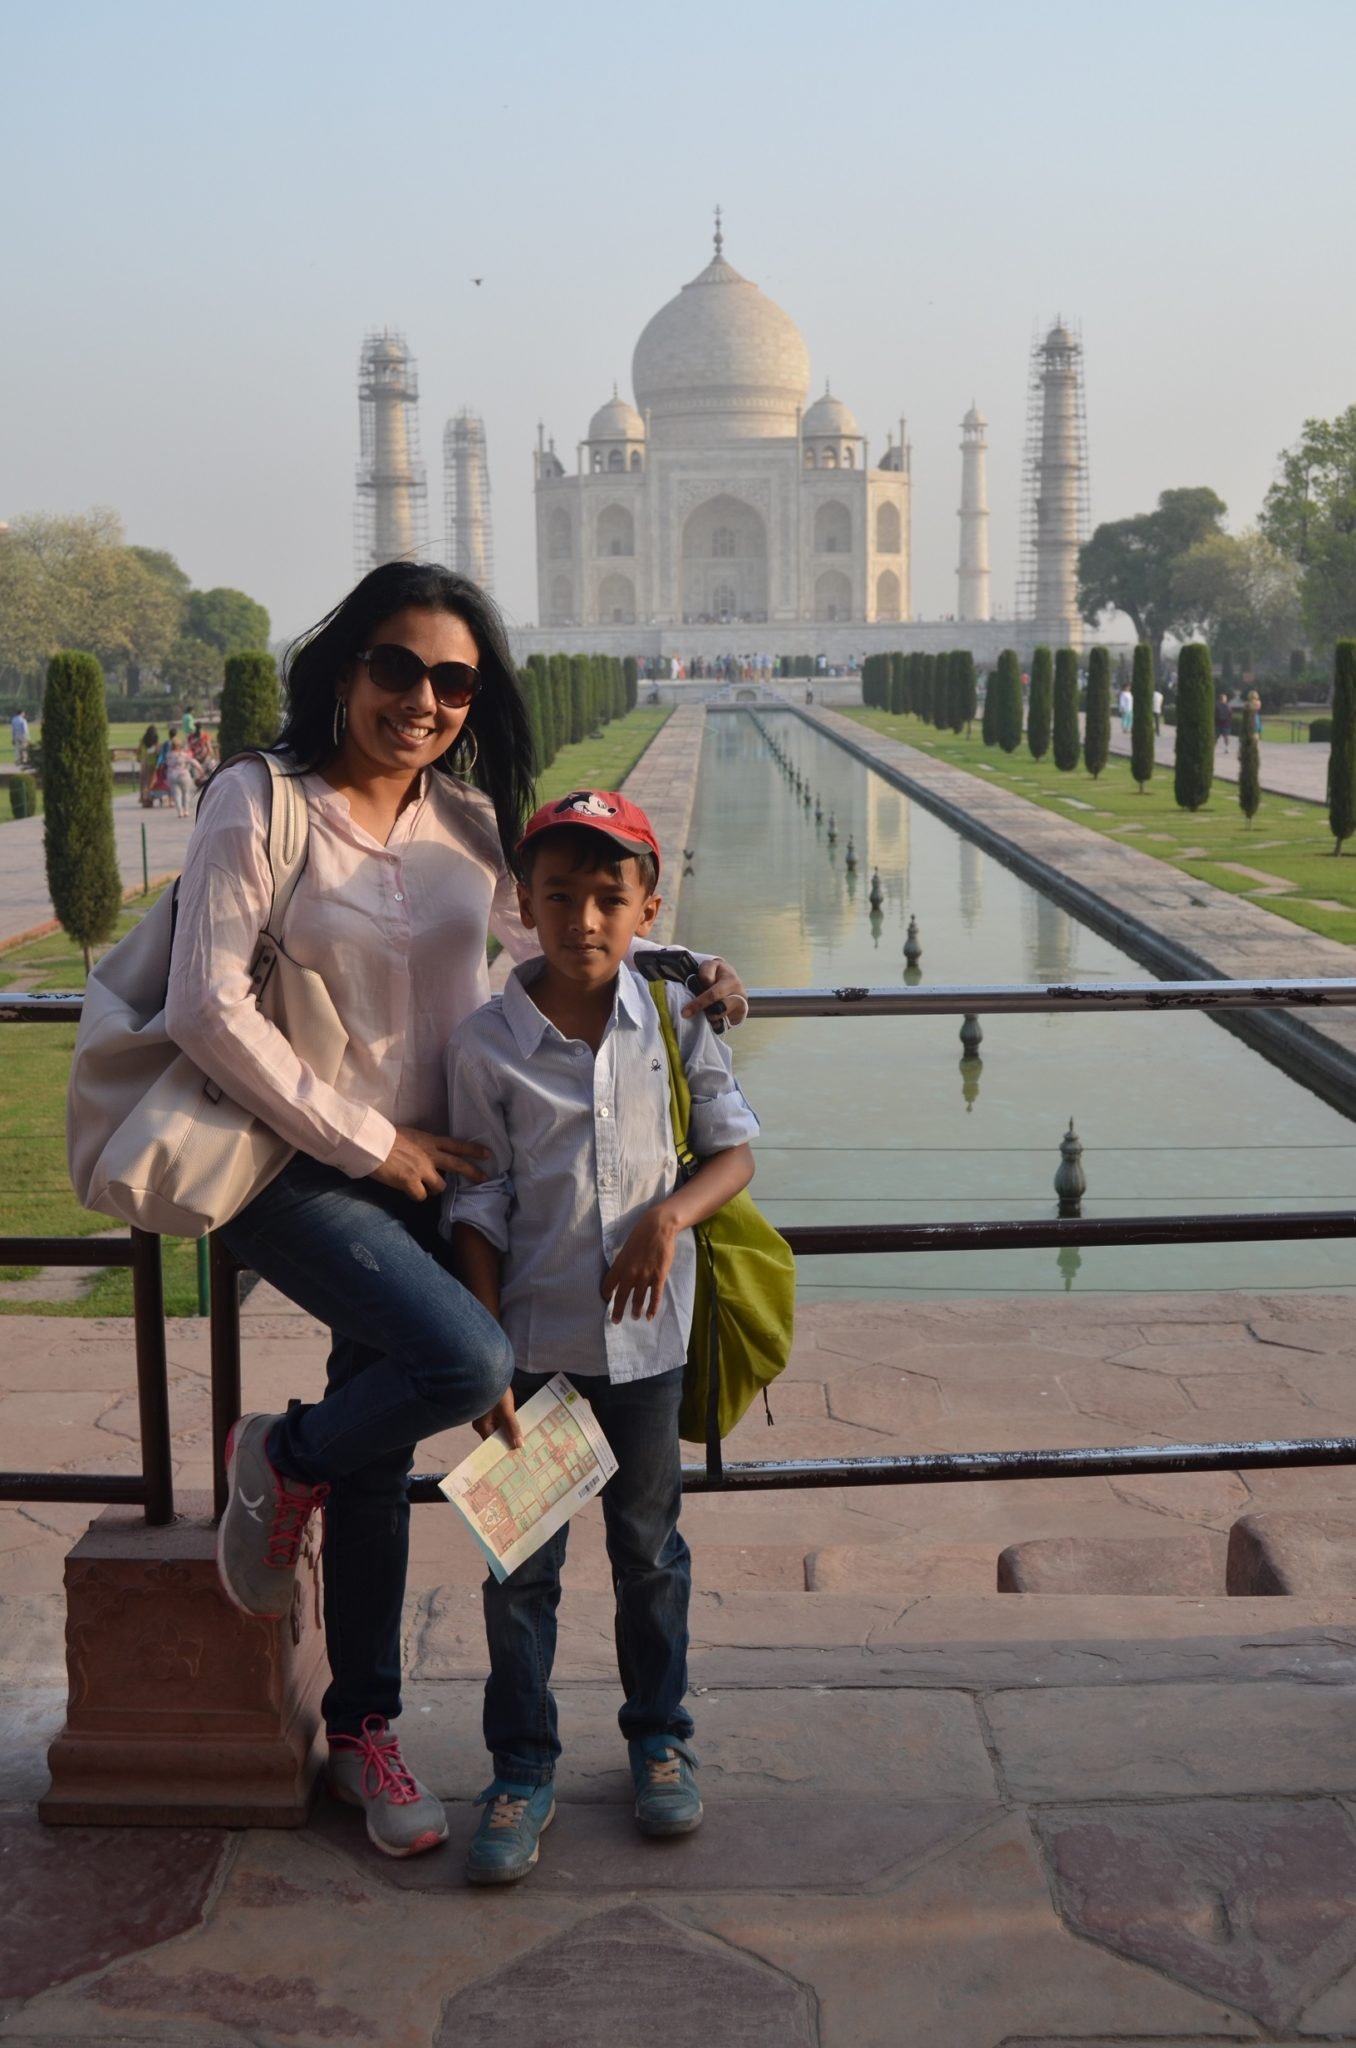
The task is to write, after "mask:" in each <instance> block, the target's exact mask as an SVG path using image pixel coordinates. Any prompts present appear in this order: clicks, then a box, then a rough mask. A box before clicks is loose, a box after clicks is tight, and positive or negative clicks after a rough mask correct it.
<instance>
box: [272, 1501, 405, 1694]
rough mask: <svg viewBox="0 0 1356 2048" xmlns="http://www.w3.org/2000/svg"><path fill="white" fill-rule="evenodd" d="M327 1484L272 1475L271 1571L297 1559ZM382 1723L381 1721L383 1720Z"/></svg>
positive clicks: (283, 1568) (288, 1564)
mask: <svg viewBox="0 0 1356 2048" xmlns="http://www.w3.org/2000/svg"><path fill="white" fill-rule="evenodd" d="M329 1491H330V1490H329V1487H328V1486H303V1485H302V1483H301V1482H300V1480H296V1479H293V1480H287V1479H284V1478H282V1477H281V1476H280V1474H278V1473H277V1472H275V1473H274V1475H273V1523H272V1526H271V1528H270V1529H269V1532H268V1545H267V1548H266V1549H265V1551H264V1562H265V1564H267V1565H271V1566H272V1568H273V1569H274V1570H275V1571H290V1570H291V1569H292V1567H293V1565H294V1564H295V1563H296V1561H297V1553H298V1552H299V1551H300V1549H301V1539H302V1537H303V1536H304V1535H305V1533H306V1524H307V1523H308V1522H309V1521H310V1519H311V1516H312V1515H313V1514H314V1513H315V1511H316V1509H317V1508H320V1507H323V1506H324V1505H325V1502H326V1501H327V1500H328V1498H329ZM383 1725H384V1724H383Z"/></svg>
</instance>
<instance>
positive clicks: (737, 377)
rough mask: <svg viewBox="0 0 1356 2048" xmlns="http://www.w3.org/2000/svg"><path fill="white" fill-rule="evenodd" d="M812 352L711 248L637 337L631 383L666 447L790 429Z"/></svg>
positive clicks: (720, 240)
mask: <svg viewBox="0 0 1356 2048" xmlns="http://www.w3.org/2000/svg"><path fill="white" fill-rule="evenodd" d="M809 381H810V358H809V352H808V351H807V349H806V346H805V342H804V340H803V338H802V336H801V333H800V330H799V329H798V328H797V326H796V324H795V322H794V320H792V319H791V317H790V315H789V314H787V313H784V312H783V311H782V309H781V307H780V306H778V305H774V303H773V302H772V300H771V299H769V298H768V297H766V296H765V294H764V293H763V292H761V291H759V289H758V287H757V285H756V284H752V283H750V281H749V279H748V278H746V277H741V276H740V274H739V272H738V271H737V270H736V269H735V268H734V266H733V265H732V264H731V263H728V262H727V261H726V258H725V253H724V236H723V234H722V232H721V229H720V226H719V223H717V228H716V246H715V253H714V254H713V256H712V258H711V261H710V262H709V263H708V264H707V266H706V268H705V269H704V270H702V271H700V272H699V273H698V274H697V276H696V277H694V278H693V279H692V281H691V282H690V283H689V284H685V285H684V286H683V289H682V290H681V291H680V292H679V293H678V296H677V297H676V298H673V299H670V300H669V302H668V304H667V305H666V306H661V308H660V309H659V311H658V312H657V313H656V314H655V316H654V318H653V319H652V320H651V321H650V323H649V325H648V326H647V327H646V328H645V330H644V332H643V333H642V335H641V337H640V340H639V341H638V342H637V343H636V350H635V355H634V357H633V359H632V364H631V382H632V385H633V387H634V389H635V394H636V403H637V405H638V406H639V407H640V409H641V411H642V412H644V413H647V414H648V415H649V419H650V432H651V437H652V438H653V439H654V440H655V441H656V442H661V443H663V444H664V445H665V446H668V447H710V446H715V445H719V444H720V443H723V442H728V441H731V440H757V439H763V438H766V437H768V436H777V435H787V436H792V435H794V434H795V431H796V413H797V411H798V410H799V409H800V407H802V406H803V405H804V403H805V395H806V388H807V386H808V384H809Z"/></svg>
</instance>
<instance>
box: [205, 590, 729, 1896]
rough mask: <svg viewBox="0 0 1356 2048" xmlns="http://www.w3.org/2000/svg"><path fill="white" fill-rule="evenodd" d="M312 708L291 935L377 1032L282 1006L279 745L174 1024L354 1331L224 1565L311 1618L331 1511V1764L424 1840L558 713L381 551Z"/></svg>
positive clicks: (484, 623)
mask: <svg viewBox="0 0 1356 2048" xmlns="http://www.w3.org/2000/svg"><path fill="white" fill-rule="evenodd" d="M287 703H288V712H287V718H286V722H285V724H284V726H283V730H282V733H281V735H280V738H279V740H278V742H277V743H276V748H275V751H276V752H277V753H278V754H279V755H280V756H281V757H282V758H283V759H284V760H285V762H286V764H287V766H288V768H289V770H290V772H292V773H294V774H296V775H298V776H299V777H300V778H301V783H302V789H303V791H304V793H305V797H306V806H307V813H308V822H309V837H308V852H307V860H306V866H305V869H304V871H303V873H302V875H301V878H300V880H299V881H298V883H297V885H296V889H295V892H294V894H293V896H292V899H291V904H290V906H289V909H288V914H287V922H286V930H285V935H284V936H285V939H286V944H287V948H288V951H289V953H290V954H291V955H292V956H293V958H294V959H296V960H297V961H298V962H299V963H300V964H301V965H303V966H307V967H311V968H314V969H315V970H316V971H318V972H319V973H320V974H322V975H323V977H324V981H325V985H326V988H327V990H328V992H329V995H330V998H331V1000H332V1002H333V1004H334V1006H335V1009H336V1011H337V1012H338V1015H339V1019H340V1022H341V1023H342V1025H343V1027H344V1029H345V1031H346V1033H347V1037H348V1045H347V1050H346V1051H345V1054H344V1058H343V1062H342V1064H341V1066H340V1069H339V1073H338V1075H337V1077H336V1079H335V1081H334V1083H333V1084H329V1083H326V1082H323V1081H322V1080H321V1079H320V1077H319V1076H318V1075H317V1074H316V1073H315V1072H314V1071H313V1070H311V1069H310V1068H308V1067H307V1066H306V1065H305V1063H304V1062H303V1061H302V1060H301V1059H300V1058H299V1057H298V1056H297V1054H296V1053H295V1052H294V1051H293V1049H292V1047H291V1046H290V1045H289V1043H288V1041H287V1039H286V1038H285V1037H284V1036H283V1034H282V1033H281V1032H280V1031H279V1030H277V1028H276V1027H275V1026H274V1025H273V1024H271V1023H270V1022H269V1021H268V1020H267V1019H266V1018H265V1017H264V1015H263V1013H262V1012H261V1011H260V1009H259V1007H258V1005H257V1002H256V1001H255V997H254V992H253V988H252V985H251V975H250V963H251V960H252V958H253V956H254V951H255V947H256V944H257V941H258V937H259V933H260V931H261V929H262V928H263V927H264V925H265V923H266V921H267V919H268V915H269V910H270V905H271V903H272V895H273V887H272V870H271V868H270V866H269V860H268V824H269V806H270V795H271V779H270V776H269V773H268V771H267V769H266V767H265V764H264V763H263V762H262V761H259V760H258V759H256V758H254V757H253V756H252V755H248V754H247V755H241V756H238V757H236V758H235V759H233V760H232V761H229V762H227V763H226V764H225V765H224V766H223V767H222V768H221V769H220V770H219V771H218V772H217V774H216V775H215V776H214V777H213V778H212V780H211V782H210V784H209V785H208V786H207V788H206V789H205V790H204V792H203V797H202V802H201V806H200V809H199V815H198V822H197V825H196V828H195V830H194V833H193V836H192V838H191V840H190V841H189V846H188V852H187V857H186V859H185V862H184V871H183V877H182V880H181V883H180V892H179V915H178V924H177V928H176V933H175V944H174V954H173V961H172V966H171V971H170V985H169V994H168V997H167V1000H166V1006H165V1024H166V1030H167V1032H168V1035H169V1037H170V1038H171V1039H172V1040H173V1042H174V1043H175V1044H177V1045H179V1046H180V1047H181V1048H182V1049H183V1050H184V1051H185V1052H186V1053H187V1054H188V1056H189V1058H190V1059H192V1060H193V1061H194V1063H195V1064H196V1065H197V1066H199V1067H201V1068H202V1069H203V1071H204V1073H206V1074H207V1075H208V1076H209V1077H210V1078H211V1079H212V1080H213V1081H214V1082H216V1084H217V1085H218V1086H219V1087H221V1088H222V1089H223V1090H224V1091H225V1092H226V1093H227V1094H228V1095H229V1096H230V1097H231V1099H232V1100H233V1101H235V1102H238V1103H240V1104H241V1105H242V1106H243V1107H244V1108H245V1109H247V1110H249V1111H250V1112H251V1113H252V1114H254V1115H255V1116H257V1117H259V1118H260V1119H261V1120H262V1121H263V1122H264V1123H265V1124H266V1125H267V1126H268V1127H269V1128H270V1129H271V1130H273V1131H275V1132H276V1133H278V1135H280V1136H281V1137H282V1138H284V1139H285V1140H286V1141H287V1142H288V1143H290V1144H292V1145H294V1146H295V1147H296V1152H295V1154H294V1156H293V1157H292V1159H291V1161H290V1163H289V1164H288V1165H286V1166H285V1167H284V1168H283V1170H282V1171H281V1173H279V1174H278V1176H277V1177H276V1179H274V1180H273V1181H272V1182H270V1184H269V1185H268V1186H267V1187H266V1188H264V1189H263V1191H262V1192H261V1193H259V1194H257V1195H256V1196H255V1197H254V1199H253V1201H251V1202H250V1203H249V1204H248V1205H247V1206H246V1207H245V1209H244V1210H242V1212H241V1213H240V1215H238V1216H237V1217H235V1218H234V1220H233V1221H232V1222H230V1223H228V1224H227V1225H226V1226H225V1228H224V1229H223V1230H222V1232H221V1235H222V1237H223V1240H224V1241H225V1243H226V1245H227V1246H228V1248H229V1249H230V1251H231V1252H232V1254H233V1255H234V1257H235V1258H236V1259H237V1260H238V1261H239V1263H240V1264H241V1265H243V1266H245V1267H247V1268H249V1269H251V1270H253V1271H254V1272H256V1273H258V1274H259V1275H260V1276H261V1277H262V1278H263V1279H265V1280H267V1281H270V1282H271V1283H272V1284H273V1285H274V1286H276V1287H278V1288H279V1289H280V1290H281V1291H282V1292H283V1293H284V1294H286V1295H287V1296H288V1297H289V1298H290V1299H291V1300H293V1301H295V1302H296V1303H297V1304H298V1305H299V1306H300V1307H302V1308H303V1309H305V1310H306V1311H307V1312H308V1313H309V1314H311V1315H314V1316H316V1317H318V1318H319V1319H320V1320H321V1321H322V1322H324V1323H326V1324H328V1325H329V1327H330V1330H331V1336H332V1340H333V1348H332V1350H331V1352H330V1358H329V1366H328V1379H327V1385H326V1390H325V1393H324V1396H323V1398H321V1399H320V1400H318V1401H311V1402H302V1401H296V1402H293V1403H292V1404H291V1406H290V1407H289V1408H288V1410H287V1412H286V1413H285V1414H282V1415H247V1416H244V1417H242V1418H241V1420H240V1422H238V1423H237V1424H236V1426H235V1428H234V1429H233V1430H232V1432H231V1436H230V1439H229V1442H228V1446H227V1479H228V1490H229V1499H228V1504H227V1508H226V1512H225V1515H224V1516H223V1518H222V1523H221V1527H220V1530H219V1532H218V1551H217V1558H218V1569H219V1572H220V1576H221V1580H222V1585H223V1587H224V1589H225V1591H226V1593H227V1595H228V1597H229V1598H230V1599H231V1600H232V1601H233V1603H234V1604H235V1605H236V1606H237V1607H238V1608H240V1609H241V1610H242V1611H243V1612H245V1613H247V1614H253V1615H260V1616H266V1617H271V1618H272V1619H274V1620H281V1619H282V1618H284V1617H285V1616H286V1615H287V1613H288V1612H289V1611H290V1607H291V1602H292V1593H293V1583H294V1577H295V1570H296V1562H297V1557H298V1554H299V1550H300V1546H301V1542H302V1540H303V1537H304V1534H305V1531H306V1527H307V1523H308V1520H309V1518H310V1516H311V1515H312V1514H313V1513H314V1511H315V1510H316V1509H317V1508H319V1507H320V1506H321V1505H322V1504H324V1505H325V1508H326V1529H325V1567H324V1583H325V1638H326V1647H327V1650H328V1653H329V1662H330V1683H329V1686H328V1688H327V1689H326V1692H325V1696H324V1700H323V1702H322V1712H323V1715H324V1720H325V1725H326V1728H327V1731H328V1734H329V1740H330V1759H329V1768H330V1782H331V1785H332V1787H333V1789H334V1790H335V1792H336V1794H337V1796H338V1797H339V1798H341V1799H343V1800H346V1801H348V1802H349V1803H350V1804H353V1805H356V1806H360V1807H362V1808H363V1809H364V1810H365V1812H366V1817H367V1831H368V1834H369V1836H370V1838H371V1839H372V1841H373V1842H374V1843H375V1845H376V1846H377V1848H379V1849H380V1850H382V1851H383V1852H384V1853H385V1854H387V1855H391V1856H409V1855H414V1854H415V1853H417V1852H418V1851H420V1850H423V1849H429V1848H432V1847H434V1846H435V1845H436V1844H437V1843H438V1842H440V1841H443V1840H444V1839H445V1838H446V1834H447V1821H446V1816H445V1815H444V1812H443V1807H442V1803H441V1801H440V1800H438V1799H437V1798H435V1797H434V1795H433V1794H432V1793H431V1792H429V1791H428V1790H426V1788H425V1787H424V1786H423V1785H421V1784H420V1783H419V1782H418V1780H417V1779H416V1778H415V1777H414V1776H413V1774H412V1773H411V1772H410V1771H409V1769H408V1768H407V1766H406V1765H405V1763H404V1761H403V1759H402V1757H401V1754H400V1746H399V1742H398V1740H397V1738H396V1735H395V1733H394V1731H393V1729H392V1726H391V1724H392V1723H393V1722H394V1721H395V1719H396V1717H397V1716H398V1714H399V1712H400V1675H401V1655H400V1643H401V1613H402V1605H403V1600H404V1592H405V1576H406V1564H407V1559H408V1551H409V1499H408V1479H409V1473H410V1469H411V1467H412V1465H413V1462H414V1446H415V1445H416V1444H417V1443H418V1442H419V1440H420V1439H421V1438H423V1437H428V1436H432V1435H434V1434H436V1433H437V1432H438V1431H440V1430H443V1429H447V1428H449V1427H452V1426H454V1425H457V1424H460V1423H464V1422H469V1421H470V1420H471V1419H472V1418H473V1417H475V1416H478V1415H484V1414H485V1413H486V1412H487V1411H488V1410H489V1409H491V1408H493V1406H494V1405H495V1403H496V1402H497V1401H498V1400H499V1399H500V1398H501V1396H502V1395H503V1393H504V1391H505V1389H506V1388H507V1387H508V1385H509V1381H510V1376H511V1372H512V1366H513V1359H512V1353H511V1350H510V1347H509V1343H508V1340H507V1338H506V1337H505V1336H504V1333H503V1331H502V1330H501V1329H500V1328H499V1326H498V1324H497V1323H496V1322H495V1321H494V1318H493V1317H492V1316H490V1315H489V1314H488V1313H487V1312H486V1311H485V1309H484V1308H482V1307H481V1305H480V1303H479V1302H477V1301H476V1300H474V1298H473V1297H472V1296H471V1295H470V1294H469V1293H468V1292H467V1291H466V1289H465V1288H464V1287H462V1286H461V1284H460V1282H459V1281H457V1280H456V1279H455V1278H454V1277H453V1274H452V1272H451V1271H450V1270H449V1266H448V1260H447V1253H446V1248H445V1247H444V1246H443V1244H442V1242H441V1240H440V1238H439V1236H438V1229H437V1224H438V1216H437V1201H436V1197H438V1196H440V1195H442V1194H443V1193H444V1191H445V1189H446V1186H447V1178H448V1176H449V1175H454V1176H455V1175H460V1176H461V1177H463V1178H465V1179H468V1180H475V1179H478V1178H479V1176H480V1167H479V1164H478V1161H479V1158H480V1148H479V1147H478V1146H477V1145H475V1144H472V1143H469V1142H467V1141H466V1140H465V1139H462V1138H459V1137H457V1136H455V1135H451V1134H449V1133H448V1131H447V1118H446V1110H445V1102H446V1096H445V1089H444V1082H443V1070H442V1055H443V1047H444V1043H445V1040H446V1035H447V1031H448V1029H449V1026H451V1025H455V1024H456V1023H457V1022H458V1021H460V1019H461V1018H463V1017H465V1016H467V1015H469V1013H470V1012H471V1011H472V1010H475V1009H477V1008H479V1006H480V1004H481V1003H482V1002H483V1001H484V1000H485V998H486V996H487V995H488V993H489V985H488V976H487V969H486V961H485V937H486V929H487V926H488V927H490V928H492V929H493V930H494V932H495V934H496V936H497V937H498V938H499V939H500V940H501V942H502V943H503V945H504V947H505V948H506V950H507V951H508V952H509V954H510V955H511V956H512V957H513V958H514V959H522V958H526V957H527V955H528V954H530V953H531V952H533V951H535V950H536V946H535V941H534V939H533V938H532V937H531V936H530V935H529V934H528V933H527V932H526V931H525V930H524V927H523V925H522V921H521V919H520V917H519V915H518V910H517V902H516V895H515V890H514V884H513V880H512V877H511V874H510V870H509V856H510V855H511V852H512V849H513V847H514V846H515V845H516V843H517V839H518V835H519V832H520V831H521V828H522V822H523V819H524V817H525V816H526V814H527V812H528V810H529V808H530V799H531V788H532V770H533V759H532V739H531V729H530V727H529V724H528V720H527V714H526V710H525V708H524V705H523V702H522V698H521V696H520V695H519V691H518V686H517V682H516V678H515V674H514V669H513V664H512V660H511V657H510V654H509V649H508V642H507V639H506V636H505V633H504V628H503V625H502V623H501V621H500V618H499V614H498V612H497V610H496V608H495V606H494V604H493V603H492V601H491V600H490V599H489V598H487V597H486V596H485V595H484V594H483V592H481V591H480V590H479V589H477V588H476V586H475V585H474V584H472V583H470V582H468V581H467V579H466V578H465V577H461V576H457V575H454V574H452V573H451V572H450V571H448V570H446V569H443V568H439V567H436V566H433V565H425V564H418V563H409V562H391V563H387V564H385V565H384V566H382V567H381V568H378V569H374V570H373V571H372V572H371V573H370V574H369V575H368V576H366V577H364V578H363V580H362V582H361V583H359V584H358V585H357V587H356V588H355V589H354V590H353V591H352V592H350V594H349V595H348V597H346V598H345V599H344V600H343V602H342V603H341V604H339V605H338V606H337V607H336V608H335V610H334V611H332V612H331V613H330V614H329V616H328V617H327V618H325V619H324V620H322V621H321V623H320V624H319V625H318V626H317V627H316V628H315V629H314V630H313V631H312V632H311V633H310V634H308V635H307V636H306V637H305V638H304V639H303V641H302V642H300V643H299V645H298V646H296V647H294V648H293V649H292V651H291V654H290V656H289V658H288V663H287ZM703 974H704V977H705V979H706V982H707V986H706V988H705V990H704V992H703V993H702V994H701V995H699V996H697V997H694V999H693V1004H692V1007H693V1008H694V1010H695V1009H701V1008H705V1007H707V1006H708V1005H710V1004H712V1003H715V1002H719V1001H722V1000H724V1001H726V1002H731V1001H733V1002H734V1003H735V1004H736V1005H737V1006H738V1007H737V1008H736V1010H735V1013H734V1014H735V1017H736V1019H737V1018H738V1016H739V1015H740V1014H742V1010H743V1009H744V1008H745V1007H746V1006H745V1005H744V1003H743V991H742V988H741V986H740V983H739V981H738V978H737V977H736V976H734V975H733V974H731V973H730V971H729V970H728V969H726V968H725V967H724V965H723V963H721V962H719V961H714V962H707V963H706V964H705V966H704V969H703Z"/></svg>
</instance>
